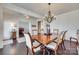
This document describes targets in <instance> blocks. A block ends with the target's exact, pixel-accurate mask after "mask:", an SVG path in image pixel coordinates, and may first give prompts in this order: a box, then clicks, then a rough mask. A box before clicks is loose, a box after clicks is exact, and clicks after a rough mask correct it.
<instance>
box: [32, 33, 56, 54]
mask: <svg viewBox="0 0 79 59" xmlns="http://www.w3.org/2000/svg"><path fill="white" fill-rule="evenodd" d="M56 38H57V35H54V34H38V35H32V39H33V40H36V41H38V42H39V43H41V50H42V52H43V54H45V51H46V47H45V46H46V45H48V44H49V43H51V42H53V40H54V39H56Z"/></svg>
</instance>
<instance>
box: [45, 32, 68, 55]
mask: <svg viewBox="0 0 79 59" xmlns="http://www.w3.org/2000/svg"><path fill="white" fill-rule="evenodd" d="M66 32H67V31H65V32H64V33H63V32H61V33H60V34H59V35H58V36H57V38H56V41H54V40H53V41H52V42H51V43H49V44H48V45H46V47H47V48H49V49H51V50H52V51H54V52H55V54H57V50H58V48H59V46H60V45H61V44H63V41H62V40H63V39H64V36H65V33H66Z"/></svg>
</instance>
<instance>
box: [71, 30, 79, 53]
mask: <svg viewBox="0 0 79 59" xmlns="http://www.w3.org/2000/svg"><path fill="white" fill-rule="evenodd" d="M78 40H79V30H77V32H76V37H70V50H71V49H72V42H73V43H75V48H76V52H77V53H78V49H77V48H78Z"/></svg>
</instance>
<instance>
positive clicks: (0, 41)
mask: <svg viewBox="0 0 79 59" xmlns="http://www.w3.org/2000/svg"><path fill="white" fill-rule="evenodd" d="M0 48H3V10H2V6H1V4H0Z"/></svg>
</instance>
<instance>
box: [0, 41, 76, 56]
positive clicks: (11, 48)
mask: <svg viewBox="0 0 79 59" xmlns="http://www.w3.org/2000/svg"><path fill="white" fill-rule="evenodd" d="M65 46H66V50H62V49H61V48H59V49H58V55H77V52H76V49H75V47H73V48H71V50H70V42H69V41H65ZM72 46H74V43H72ZM26 53H27V48H26V46H25V42H23V43H15V44H9V45H6V46H4V48H3V49H0V55H26Z"/></svg>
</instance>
